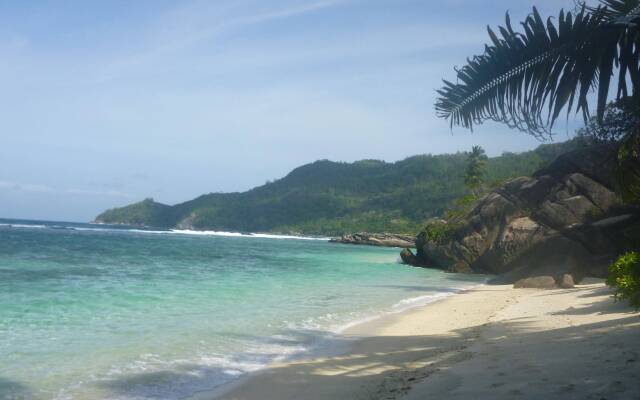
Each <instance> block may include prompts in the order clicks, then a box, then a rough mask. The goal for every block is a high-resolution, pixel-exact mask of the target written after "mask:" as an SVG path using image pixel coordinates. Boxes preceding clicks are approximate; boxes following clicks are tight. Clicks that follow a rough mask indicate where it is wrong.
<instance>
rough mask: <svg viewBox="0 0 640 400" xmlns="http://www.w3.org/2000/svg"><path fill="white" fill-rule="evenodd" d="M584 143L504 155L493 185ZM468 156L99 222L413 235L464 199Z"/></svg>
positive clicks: (314, 166) (321, 167) (309, 175)
mask: <svg viewBox="0 0 640 400" xmlns="http://www.w3.org/2000/svg"><path fill="white" fill-rule="evenodd" d="M577 146H579V141H578V140H572V141H568V142H564V143H558V144H546V145H541V146H539V147H538V148H537V149H535V150H533V151H529V152H525V153H518V154H515V153H505V154H503V155H502V156H499V157H494V158H490V159H489V161H488V171H487V181H488V182H490V183H499V182H501V181H504V180H505V179H508V178H511V177H515V176H521V175H530V174H531V173H532V172H533V171H535V170H536V169H538V168H540V167H542V166H544V165H545V164H547V163H549V162H550V161H552V160H553V159H555V157H557V156H558V155H559V154H562V153H564V152H566V151H569V150H571V149H574V148H576V147H577ZM466 158H467V153H456V154H445V155H419V156H414V157H409V158H407V159H405V160H402V161H397V162H394V163H387V162H384V161H377V160H362V161H356V162H354V163H344V162H332V161H328V160H321V161H316V162H314V163H311V164H307V165H303V166H301V167H299V168H296V169H294V170H293V171H291V172H290V173H289V174H288V175H287V176H285V177H284V178H282V179H279V180H277V181H275V182H271V183H267V184H265V185H263V186H259V187H256V188H254V189H251V190H249V191H246V192H242V193H211V194H206V195H203V196H200V197H198V198H196V199H194V200H190V201H187V202H185V203H181V204H177V205H174V206H168V205H164V204H160V203H156V202H154V201H153V200H152V199H146V200H144V201H142V202H139V203H135V204H132V205H129V206H126V207H122V208H115V209H111V210H108V211H105V212H104V213H102V214H100V215H99V216H98V217H96V222H102V223H121V224H130V225H145V226H153V227H165V228H182V229H198V230H223V231H240V232H287V233H304V234H323V235H335V234H341V233H344V232H355V231H368V232H393V233H410V234H414V233H415V232H417V231H418V230H419V229H420V228H422V226H423V224H424V221H426V220H427V219H429V218H431V217H434V216H438V215H439V214H440V213H441V212H442V211H443V209H444V208H445V207H446V206H447V204H448V203H449V202H450V201H452V200H453V199H455V198H457V197H460V196H461V195H463V194H464V193H465V186H464V181H463V173H464V167H465V161H466Z"/></svg>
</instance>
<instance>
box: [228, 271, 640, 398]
mask: <svg viewBox="0 0 640 400" xmlns="http://www.w3.org/2000/svg"><path fill="white" fill-rule="evenodd" d="M343 340H344V341H347V342H349V341H352V343H351V346H350V350H349V352H348V353H347V354H344V355H342V356H338V357H331V358H322V359H314V360H307V361H302V362H295V363H290V364H285V365H278V366H274V367H273V368H270V369H268V370H266V371H264V372H262V373H260V374H257V375H255V376H253V377H251V378H249V379H248V380H245V381H243V382H241V383H240V384H238V385H235V387H232V388H231V389H230V390H229V391H228V392H227V393H225V394H223V395H221V396H219V398H222V399H234V400H254V399H255V400H257V399H260V400H269V399H277V400H286V399H308V400H313V399H407V400H422V399H602V398H605V399H607V400H611V399H640V314H638V313H633V312H631V309H629V308H628V307H627V306H626V305H625V304H620V303H619V304H614V303H613V300H612V299H611V296H610V292H609V290H608V289H607V288H606V287H605V286H604V285H603V284H602V283H601V282H592V283H591V284H585V285H580V286H579V287H577V288H575V289H562V290H561V289H558V290H547V291H544V290H532V289H526V290H522V289H520V290H518V289H511V287H510V286H482V287H480V288H478V289H476V290H472V291H469V292H466V293H463V294H459V295H455V296H452V297H449V298H447V299H446V300H443V301H441V302H438V303H435V304H431V305H427V306H425V307H422V308H419V309H413V310H410V311H408V312H405V313H403V314H399V315H394V316H389V317H385V318H382V319H379V320H376V321H373V322H370V323H367V324H362V325H359V326H357V327H355V328H353V329H351V330H350V331H348V332H347V333H346V334H345V335H344V338H343Z"/></svg>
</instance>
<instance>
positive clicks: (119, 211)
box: [96, 198, 171, 226]
mask: <svg viewBox="0 0 640 400" xmlns="http://www.w3.org/2000/svg"><path fill="white" fill-rule="evenodd" d="M170 209H171V207H169V206H167V205H164V204H160V203H156V202H155V201H154V200H153V199H152V198H147V199H144V200H143V201H141V202H139V203H135V204H131V205H129V206H127V207H122V208H113V209H111V210H107V211H105V212H103V213H102V214H100V215H99V216H98V217H97V218H96V221H98V222H103V223H106V224H126V225H145V226H167V224H168V223H170V216H169V210H170Z"/></svg>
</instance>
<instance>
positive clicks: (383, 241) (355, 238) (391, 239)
mask: <svg viewBox="0 0 640 400" xmlns="http://www.w3.org/2000/svg"><path fill="white" fill-rule="evenodd" d="M330 242H332V243H345V244H361V245H369V246H381V247H402V248H405V249H406V248H410V247H415V246H416V238H415V237H413V236H409V235H397V234H392V233H365V232H360V233H353V234H349V235H342V236H341V237H339V238H333V239H331V240H330Z"/></svg>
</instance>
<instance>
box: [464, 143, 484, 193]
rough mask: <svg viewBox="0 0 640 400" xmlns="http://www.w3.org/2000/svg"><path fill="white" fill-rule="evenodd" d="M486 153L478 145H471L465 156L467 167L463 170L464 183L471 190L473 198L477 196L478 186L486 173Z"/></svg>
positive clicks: (479, 186)
mask: <svg viewBox="0 0 640 400" xmlns="http://www.w3.org/2000/svg"><path fill="white" fill-rule="evenodd" d="M486 169H487V155H486V153H485V151H484V149H483V148H482V147H480V146H473V147H472V148H471V152H470V153H469V155H468V157H467V167H466V168H465V172H464V183H465V185H466V186H467V188H468V189H469V190H470V191H471V194H472V195H473V197H474V198H477V197H478V195H479V192H480V188H481V187H482V184H483V183H484V176H485V174H486V173H487V171H486Z"/></svg>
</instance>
